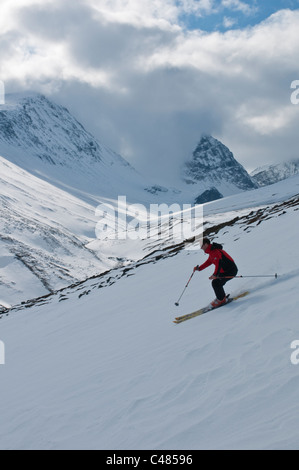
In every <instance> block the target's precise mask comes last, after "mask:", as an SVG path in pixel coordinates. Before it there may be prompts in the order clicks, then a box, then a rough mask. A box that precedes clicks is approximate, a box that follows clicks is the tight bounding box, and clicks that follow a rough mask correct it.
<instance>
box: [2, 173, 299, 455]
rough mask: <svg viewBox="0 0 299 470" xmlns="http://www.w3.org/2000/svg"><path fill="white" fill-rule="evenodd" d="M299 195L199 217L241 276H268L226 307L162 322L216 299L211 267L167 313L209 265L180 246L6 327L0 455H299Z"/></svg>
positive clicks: (22, 313)
mask: <svg viewBox="0 0 299 470" xmlns="http://www.w3.org/2000/svg"><path fill="white" fill-rule="evenodd" d="M298 183H299V180H298V178H293V179H291V180H289V181H288V183H287V184H284V185H283V184H282V183H280V186H279V188H280V202H277V201H273V202H272V203H271V204H270V203H269V202H265V200H266V196H263V197H262V195H264V194H265V193H263V192H260V191H262V190H258V191H259V192H258V191H257V192H255V191H252V192H248V193H244V198H243V199H242V200H241V201H240V200H239V195H238V196H232V197H231V198H229V201H228V202H227V203H225V199H223V200H221V201H216V202H215V203H210V204H208V205H207V207H208V209H206V210H205V213H206V214H209V224H208V229H209V230H210V233H213V223H214V227H215V226H216V225H217V226H218V227H215V228H214V237H215V239H216V240H217V241H221V242H223V243H224V246H225V249H226V250H227V251H228V252H229V253H230V254H231V255H232V256H233V257H234V258H235V260H236V262H237V264H238V266H239V274H242V275H251V274H252V275H255V274H272V273H273V274H274V273H276V272H277V273H278V274H279V277H278V279H275V278H243V279H235V280H233V281H231V282H230V283H228V284H227V291H228V292H232V293H238V292H241V291H243V290H246V289H249V290H250V295H249V296H247V297H244V298H243V299H240V300H238V301H236V302H235V303H232V304H230V305H229V306H224V307H222V308H221V309H219V310H215V311H213V312H209V313H208V314H206V315H203V316H202V317H198V318H195V319H192V320H190V321H189V322H186V323H183V324H180V325H175V324H173V323H172V319H173V318H174V316H175V315H180V314H183V313H187V312H191V311H192V310H194V309H197V308H198V307H200V306H203V305H205V304H207V303H208V302H209V301H210V300H211V298H213V294H212V289H211V287H210V281H209V280H208V276H209V275H210V274H211V273H212V268H211V269H207V270H206V271H204V272H201V273H196V275H195V276H194V278H193V279H192V281H191V282H190V284H189V287H188V289H187V290H186V293H185V295H184V297H183V298H182V300H181V302H180V307H179V308H176V307H175V306H174V302H175V301H176V300H177V298H178V296H179V295H180V293H181V291H182V289H183V287H184V286H185V283H186V281H187V279H188V278H189V276H190V273H191V272H192V268H193V266H195V265H196V264H198V263H201V262H203V260H204V259H206V258H205V256H204V254H203V253H202V252H200V250H192V249H190V250H189V249H188V248H191V247H190V246H189V245H186V249H181V248H182V247H177V250H176V251H175V250H173V249H172V250H170V248H169V250H168V251H167V250H165V251H164V252H163V251H162V252H157V256H152V257H150V258H148V259H144V260H143V261H142V262H139V263H136V264H135V266H131V267H130V269H127V270H125V269H124V268H120V269H115V270H113V271H110V272H109V273H107V274H105V275H102V276H99V277H96V278H94V279H90V280H89V281H86V282H85V283H82V284H79V285H77V286H74V287H70V288H68V289H65V290H63V291H61V292H58V293H57V294H55V295H52V296H49V297H47V298H44V299H41V300H40V301H39V302H36V303H34V302H33V303H31V304H27V305H24V306H23V307H22V306H20V307H17V308H15V309H12V310H11V311H10V312H8V315H6V314H4V315H3V316H2V319H1V330H0V331H1V332H0V339H1V340H2V341H3V343H4V344H5V365H1V366H0V376H1V388H0V413H1V421H0V448H1V449H175V450H177V449H298V448H299V430H298V429H299V428H298V420H299V407H298V388H299V365H295V363H294V364H293V363H292V362H291V354H292V353H294V351H293V350H292V349H291V344H292V342H293V341H294V340H299V330H298V301H299V294H298V288H297V287H298V282H299V268H298V263H297V261H296V260H297V258H298V250H297V248H296V247H297V238H298V208H299V206H298ZM273 188H274V186H272V191H273ZM263 189H264V188H263ZM284 192H285V194H284ZM253 193H254V194H255V196H254V194H253ZM291 193H292V194H291ZM246 194H247V196H248V197H249V198H253V199H254V207H253V206H252V210H250V204H249V202H248V200H247V204H246V200H245V198H246ZM258 194H260V195H261V198H260V203H259V201H258V197H257V195H258ZM284 196H285V197H284ZM242 197H243V194H242ZM276 197H278V196H276ZM281 201H285V203H284V202H281ZM286 201H288V202H286ZM219 204H222V205H223V206H222V209H221V207H220V206H219ZM225 204H226V206H225ZM265 204H267V206H265ZM213 217H214V222H213ZM234 219H235V221H234V222H233V223H226V225H225V222H229V221H232V220H234ZM222 223H223V224H224V225H223V226H221V224H222ZM221 227H222V228H221ZM193 248H194V247H193ZM160 255H162V256H160ZM298 355H299V353H298Z"/></svg>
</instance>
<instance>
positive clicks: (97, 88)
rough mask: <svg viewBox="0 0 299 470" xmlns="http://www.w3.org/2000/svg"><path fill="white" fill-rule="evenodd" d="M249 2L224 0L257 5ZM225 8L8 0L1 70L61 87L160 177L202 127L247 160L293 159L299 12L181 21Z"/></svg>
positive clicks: (13, 78) (97, 130)
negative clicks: (244, 21)
mask: <svg viewBox="0 0 299 470" xmlns="http://www.w3.org/2000/svg"><path fill="white" fill-rule="evenodd" d="M246 5H247V6H248V4H246V3H245V2H240V1H228V0H227V1H222V6H223V7H224V6H226V8H230V9H231V10H233V9H239V10H240V11H242V13H244V14H246V13H248V14H249V10H248V9H247V8H246ZM216 6H217V5H216V2H213V1H195V0H190V1H189V0H181V1H174V0H163V1H162V0H142V1H140V0H109V1H108V0H78V1H77V2H73V1H70V0H65V1H64V2H58V1H55V0H51V2H45V0H43V1H38V0H35V1H34V0H31V1H21V0H16V1H14V2H8V1H6V0H3V11H2V12H4V16H3V14H2V15H1V19H0V26H3V28H2V29H1V33H0V34H1V42H0V44H1V46H0V53H1V58H2V60H1V63H0V79H1V80H3V81H4V82H5V85H6V90H7V91H19V90H20V89H26V88H32V89H34V90H36V91H41V92H45V93H47V94H48V95H49V97H50V98H51V96H52V97H53V98H54V99H56V101H58V102H61V103H62V104H63V105H65V106H67V107H68V108H69V109H70V111H71V112H73V113H74V114H75V115H76V117H77V118H78V119H79V120H81V121H82V122H83V124H84V125H85V127H87V128H88V129H90V130H91V131H92V132H93V133H94V134H95V135H96V136H97V137H98V138H100V139H101V140H102V142H103V143H105V144H106V145H109V146H110V147H112V148H113V149H114V150H116V151H118V152H120V153H122V154H123V156H124V157H127V158H128V159H129V160H130V162H131V163H132V164H133V165H135V166H136V167H137V169H140V170H141V171H146V172H147V173H148V174H151V175H153V176H154V177H156V178H160V176H161V174H162V173H163V172H164V173H165V174H168V175H170V174H171V175H173V177H174V178H173V179H175V177H176V176H177V175H178V173H179V170H180V165H181V164H182V162H183V161H184V159H185V158H187V156H189V155H190V154H191V152H192V151H193V149H194V147H195V145H196V143H197V141H198V140H199V137H200V134H201V132H208V133H212V134H213V135H214V136H215V137H218V138H220V139H221V140H222V141H223V142H224V143H225V144H226V145H228V146H229V147H230V148H231V150H232V151H233V152H234V154H235V156H236V158H238V159H239V160H240V161H241V163H242V164H243V165H245V166H247V167H248V168H253V167H254V166H258V165H259V164H260V163H261V162H262V163H266V162H267V161H271V162H272V161H280V160H282V159H283V158H288V156H289V155H290V156H292V157H293V155H291V154H292V153H294V152H295V149H296V148H297V146H298V142H297V127H298V123H297V122H296V118H297V119H298V117H297V114H298V113H299V106H298V107H296V106H294V105H292V104H291V103H290V94H291V90H290V83H291V82H292V81H293V80H295V79H299V76H298V70H297V51H298V49H299V37H298V33H297V31H298V27H299V12H298V11H290V10H282V11H279V12H277V13H275V14H273V15H272V16H271V17H269V18H268V19H267V20H266V21H263V22H262V23H260V24H257V25H255V26H252V27H248V28H244V29H239V30H228V31H226V32H219V31H214V32H211V33H207V32H203V31H199V30H194V31H188V30H186V28H183V27H182V26H181V23H180V21H181V15H182V14H183V13H186V14H195V15H209V14H213V12H214V11H215V8H216ZM218 6H219V5H218ZM251 12H252V10H251ZM224 21H225V18H224ZM227 27H229V24H228V23H227ZM283 148H284V149H286V148H287V149H288V151H287V152H286V151H282V149H283Z"/></svg>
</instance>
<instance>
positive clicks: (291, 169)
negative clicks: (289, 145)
mask: <svg viewBox="0 0 299 470" xmlns="http://www.w3.org/2000/svg"><path fill="white" fill-rule="evenodd" d="M298 173H299V159H297V160H292V161H290V162H286V163H278V164H276V165H265V166H263V167H260V168H256V169H255V170H254V171H253V172H252V173H251V177H252V179H253V180H254V181H255V182H256V183H257V184H258V185H259V186H266V185H267V184H274V183H277V182H278V181H281V180H284V179H286V178H290V177H291V176H294V175H297V174H298Z"/></svg>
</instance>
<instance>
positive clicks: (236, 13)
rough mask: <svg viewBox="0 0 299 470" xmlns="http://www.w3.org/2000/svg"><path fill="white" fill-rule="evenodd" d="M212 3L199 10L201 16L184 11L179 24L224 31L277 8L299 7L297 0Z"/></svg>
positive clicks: (252, 22) (217, 0)
mask: <svg viewBox="0 0 299 470" xmlns="http://www.w3.org/2000/svg"><path fill="white" fill-rule="evenodd" d="M195 1H196V0H195ZM212 4H213V8H212V10H211V11H205V12H201V15H202V16H199V15H197V14H194V13H192V14H186V13H185V14H184V15H182V16H181V18H180V21H181V24H182V25H184V27H185V28H186V29H189V30H194V29H200V30H203V31H208V32H211V31H221V32H224V31H226V30H228V29H239V28H240V29H242V28H245V27H247V26H254V25H256V24H258V23H260V22H261V21H263V20H265V19H266V18H268V17H269V16H270V15H272V14H273V13H275V12H277V11H278V10H282V9H286V8H288V9H290V10H295V9H298V8H299V0H262V1H258V0H254V1H246V0H242V1H239V0H237V1H234V0H227V2H225V1H223V0H215V1H214V2H212Z"/></svg>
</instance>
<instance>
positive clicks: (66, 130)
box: [0, 93, 149, 204]
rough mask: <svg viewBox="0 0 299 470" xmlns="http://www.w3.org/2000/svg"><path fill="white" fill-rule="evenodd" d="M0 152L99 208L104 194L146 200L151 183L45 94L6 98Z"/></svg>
mask: <svg viewBox="0 0 299 470" xmlns="http://www.w3.org/2000/svg"><path fill="white" fill-rule="evenodd" d="M0 154H1V155H2V156H3V157H4V158H6V159H8V160H9V161H11V162H12V163H14V164H15V165H18V166H19V167H21V168H23V169H24V170H26V171H28V172H30V173H32V174H34V175H35V176H38V177H39V178H42V179H44V180H46V181H48V182H50V183H51V184H53V185H55V186H57V187H59V188H61V189H64V190H67V191H68V192H71V193H72V194H73V195H75V196H79V197H80V198H81V199H84V200H86V201H87V202H88V203H92V204H94V203H95V202H97V201H99V199H100V197H101V196H102V195H105V196H106V197H117V195H118V194H125V191H126V190H127V188H128V186H129V187H130V189H131V193H132V194H134V193H135V192H136V193H137V194H138V195H139V197H142V192H144V193H145V194H146V192H145V191H144V186H146V185H148V183H149V182H148V180H146V179H145V178H143V177H142V176H141V175H140V174H138V173H137V172H136V171H135V170H134V169H133V168H132V167H131V166H130V165H129V163H128V162H127V161H126V160H124V159H123V158H122V157H120V156H119V155H117V154H116V153H115V152H113V151H112V150H110V149H108V148H107V147H105V146H104V145H102V144H101V143H99V142H98V141H97V140H96V139H95V138H94V137H93V136H92V135H91V134H90V133H89V132H88V131H86V130H85V129H84V127H83V126H82V125H81V124H80V123H79V122H78V121H77V120H76V119H75V118H74V117H73V116H72V115H71V114H70V113H69V111H68V110H67V109H66V108H64V107H62V106H60V105H57V104H55V103H53V102H52V101H50V100H48V99H47V98H46V97H45V96H43V95H40V94H35V93H32V94H30V95H29V96H27V95H24V96H23V95H19V94H12V95H7V99H6V104H5V105H4V106H1V108H0Z"/></svg>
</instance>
